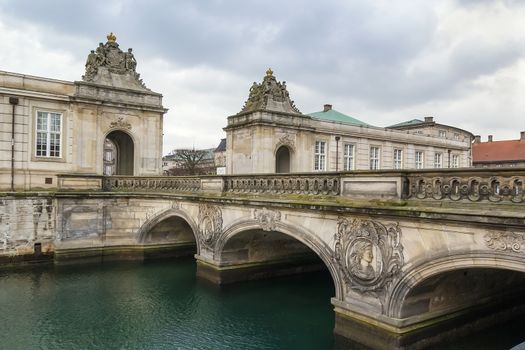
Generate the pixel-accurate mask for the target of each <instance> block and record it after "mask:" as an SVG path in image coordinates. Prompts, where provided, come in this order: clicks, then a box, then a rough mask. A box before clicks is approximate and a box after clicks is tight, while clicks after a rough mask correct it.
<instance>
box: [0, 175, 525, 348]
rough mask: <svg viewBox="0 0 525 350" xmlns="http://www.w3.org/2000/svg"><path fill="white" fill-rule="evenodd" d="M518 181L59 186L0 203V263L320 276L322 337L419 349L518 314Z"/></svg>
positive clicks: (522, 239)
mask: <svg viewBox="0 0 525 350" xmlns="http://www.w3.org/2000/svg"><path fill="white" fill-rule="evenodd" d="M523 174H525V169H501V170H498V171H494V170H493V169H491V170H490V171H487V170H484V169H469V170H450V169H447V170H443V171H437V170H436V171H378V172H351V173H317V174H311V173H310V174H288V175H283V174H278V175H277V174H276V175H269V174H265V175H245V176H243V175H238V176H205V177H147V178H146V177H144V178H141V177H121V176H115V177H98V176H84V177H82V176H61V177H60V179H59V186H60V188H59V190H58V191H56V192H53V193H49V192H48V193H24V194H18V195H17V196H13V195H9V194H6V195H5V196H4V197H3V198H2V203H0V204H1V206H0V211H1V212H0V215H1V217H0V219H1V220H0V224H1V225H3V227H0V230H3V231H0V238H2V237H3V238H2V239H3V241H2V240H0V257H1V256H3V257H4V261H5V259H7V257H10V258H11V259H14V257H15V256H19V255H20V256H22V255H23V254H24V253H26V254H34V252H36V253H38V254H41V255H46V254H48V255H49V254H54V260H55V262H56V263H57V264H61V263H68V262H70V261H74V260H75V259H81V260H102V259H104V260H107V259H127V258H129V259H144V258H149V257H152V256H158V255H169V256H174V255H175V256H176V255H188V254H189V255H193V254H194V255H195V258H196V260H197V274H198V276H199V277H201V278H203V279H206V280H209V281H211V282H213V283H216V284H225V283H232V282H237V281H242V280H248V279H256V278H266V277H270V276H279V275H286V274H292V273H299V272H306V271H312V270H318V269H327V270H328V271H329V272H330V274H331V276H332V280H333V284H334V289H335V295H334V297H333V298H332V300H331V302H332V304H333V306H334V310H335V317H336V323H335V333H336V334H338V335H340V336H342V337H344V338H347V339H349V340H351V341H352V342H356V343H359V344H362V345H365V346H367V347H371V348H380V349H387V348H392V349H400V348H422V347H425V346H428V345H431V344H433V343H435V342H438V341H440V340H442V339H443V338H445V337H446V338H449V337H451V336H455V335H462V334H464V333H465V332H466V331H468V330H472V329H479V328H482V327H486V326H488V325H490V324H492V323H494V322H496V321H497V322H501V320H502V319H505V318H508V317H510V316H512V315H514V316H515V315H517V314H518V313H519V312H522V311H524V310H525V307H524V305H523V301H522V300H523V299H522V298H520V296H521V295H522V293H523V292H524V291H525V273H524V272H525V196H524V182H525V175H523ZM15 216H16V220H15ZM15 221H16V222H17V225H18V226H16V227H15V226H14V222H15ZM6 225H7V226H6ZM8 228H9V229H10V231H9V232H10V233H9V234H5V232H8V231H7V229H8ZM2 232H3V233H4V234H3V236H2ZM2 244H3V245H2ZM36 253H35V254H36Z"/></svg>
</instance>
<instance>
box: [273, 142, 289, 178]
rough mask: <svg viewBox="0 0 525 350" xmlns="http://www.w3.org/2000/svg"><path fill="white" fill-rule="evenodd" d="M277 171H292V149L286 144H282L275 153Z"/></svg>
mask: <svg viewBox="0 0 525 350" xmlns="http://www.w3.org/2000/svg"><path fill="white" fill-rule="evenodd" d="M275 172H276V173H289V172H290V149H288V147H286V146H281V147H279V149H278V150H277V152H276V153H275Z"/></svg>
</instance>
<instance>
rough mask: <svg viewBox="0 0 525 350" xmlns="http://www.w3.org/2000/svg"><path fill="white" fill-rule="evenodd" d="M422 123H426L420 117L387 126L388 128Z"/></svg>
mask: <svg viewBox="0 0 525 350" xmlns="http://www.w3.org/2000/svg"><path fill="white" fill-rule="evenodd" d="M421 123H424V121H422V120H420V119H412V120H408V121H406V122H402V123H398V124H394V125H390V126H387V128H399V127H402V126H412V125H417V124H421Z"/></svg>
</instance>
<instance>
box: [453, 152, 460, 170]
mask: <svg viewBox="0 0 525 350" xmlns="http://www.w3.org/2000/svg"><path fill="white" fill-rule="evenodd" d="M452 167H453V168H459V155H457V154H453V155H452Z"/></svg>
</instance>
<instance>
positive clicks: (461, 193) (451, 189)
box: [406, 169, 525, 203]
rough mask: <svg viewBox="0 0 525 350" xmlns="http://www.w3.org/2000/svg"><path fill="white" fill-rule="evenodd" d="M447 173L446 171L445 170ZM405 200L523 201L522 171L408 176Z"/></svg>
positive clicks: (429, 173) (524, 199) (411, 174)
mask: <svg viewBox="0 0 525 350" xmlns="http://www.w3.org/2000/svg"><path fill="white" fill-rule="evenodd" d="M447 170H449V169H447ZM406 177H407V180H408V184H409V186H408V189H409V193H408V196H407V197H408V198H410V199H429V200H451V201H461V200H463V201H471V202H478V201H483V200H486V201H490V202H512V203H522V202H524V201H525V196H524V193H523V192H524V184H525V172H524V171H523V169H522V170H521V171H516V170H510V171H509V170H505V171H503V170H500V171H497V170H496V171H488V170H485V169H480V171H474V170H463V171H460V170H455V171H449V172H439V173H438V172H419V173H408V174H407V175H406Z"/></svg>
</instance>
